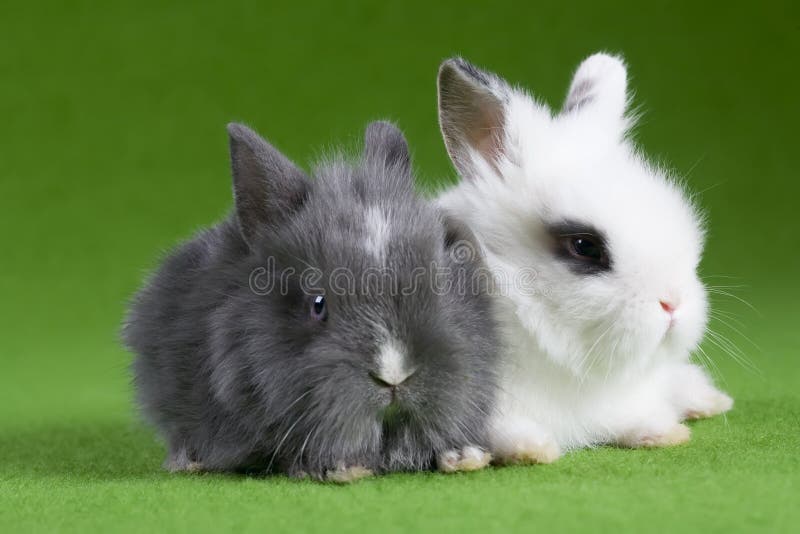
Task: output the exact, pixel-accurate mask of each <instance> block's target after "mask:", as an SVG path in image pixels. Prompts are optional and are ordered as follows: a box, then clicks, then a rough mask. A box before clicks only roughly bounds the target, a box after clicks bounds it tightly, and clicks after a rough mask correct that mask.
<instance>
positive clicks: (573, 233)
mask: <svg viewBox="0 0 800 534" xmlns="http://www.w3.org/2000/svg"><path fill="white" fill-rule="evenodd" d="M547 233H548V234H549V235H550V238H551V239H552V247H553V253H554V254H555V256H556V257H557V258H559V259H561V261H563V262H564V263H565V264H566V265H567V266H568V267H569V268H570V270H572V272H574V273H576V274H587V275H588V274H601V273H604V272H608V271H610V270H611V255H610V253H609V250H608V241H607V240H606V237H605V234H604V233H603V232H601V231H600V230H598V229H596V228H595V227H593V226H591V225H589V224H585V223H580V222H576V221H569V220H567V221H560V222H557V223H552V224H548V225H547Z"/></svg>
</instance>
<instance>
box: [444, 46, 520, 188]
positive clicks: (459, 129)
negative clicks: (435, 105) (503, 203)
mask: <svg viewBox="0 0 800 534" xmlns="http://www.w3.org/2000/svg"><path fill="white" fill-rule="evenodd" d="M438 84H439V126H440V127H441V129H442V135H443V137H444V144H445V146H446V147H447V152H448V153H449V154H450V159H451V160H453V164H454V165H455V166H456V168H457V169H458V171H459V173H460V174H461V175H462V176H464V177H465V178H472V177H474V176H475V175H476V174H477V171H476V169H475V160H474V156H479V157H480V158H482V159H483V160H485V161H486V163H488V164H489V165H491V166H492V167H496V164H497V161H498V159H499V158H500V157H501V156H502V155H503V154H504V152H505V147H504V142H505V138H506V135H505V134H506V132H505V129H506V106H507V102H508V96H509V93H510V92H511V90H510V88H509V87H508V84H506V82H505V81H503V80H501V79H500V78H498V77H497V76H495V75H493V74H489V73H486V72H483V71H481V70H480V69H478V68H476V67H475V66H474V65H472V64H470V63H469V62H467V61H465V60H463V59H461V58H451V59H448V60H446V61H445V62H444V63H442V65H441V67H440V68H439V80H438Z"/></svg>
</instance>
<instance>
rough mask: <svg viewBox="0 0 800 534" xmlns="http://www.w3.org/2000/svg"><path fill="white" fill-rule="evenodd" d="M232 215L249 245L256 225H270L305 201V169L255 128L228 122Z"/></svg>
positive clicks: (306, 181)
mask: <svg viewBox="0 0 800 534" xmlns="http://www.w3.org/2000/svg"><path fill="white" fill-rule="evenodd" d="M228 135H229V136H230V150H231V169H232V173H233V195H234V199H235V202H236V216H237V219H238V221H239V228H240V230H241V232H242V237H243V238H244V240H245V241H246V242H247V244H248V245H252V242H253V239H254V237H255V235H256V234H257V232H258V229H259V228H260V227H263V226H267V225H274V224H276V223H278V222H280V221H281V220H283V219H284V218H285V217H287V216H288V215H290V214H291V213H292V212H294V211H296V210H297V209H298V208H299V207H300V206H301V205H302V204H303V202H304V201H305V198H306V194H307V193H308V187H309V181H308V178H307V177H306V175H305V173H303V171H301V170H300V169H299V168H297V166H296V165H295V164H294V163H292V162H291V161H289V160H288V159H287V158H286V156H284V155H283V154H281V153H280V152H279V151H278V150H277V149H276V148H275V147H273V146H272V145H270V144H269V143H267V142H266V141H265V140H264V139H262V138H261V136H259V135H258V134H257V133H256V132H254V131H253V130H251V129H250V128H248V127H247V126H243V125H241V124H235V123H231V124H229V125H228Z"/></svg>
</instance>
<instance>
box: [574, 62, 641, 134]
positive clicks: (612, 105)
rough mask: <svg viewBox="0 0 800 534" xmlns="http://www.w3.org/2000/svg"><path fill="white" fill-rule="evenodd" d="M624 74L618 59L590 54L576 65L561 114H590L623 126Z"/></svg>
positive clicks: (625, 94) (625, 99)
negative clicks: (576, 68)
mask: <svg viewBox="0 0 800 534" xmlns="http://www.w3.org/2000/svg"><path fill="white" fill-rule="evenodd" d="M627 87H628V73H627V70H626V68H625V62H624V61H623V60H622V58H620V57H618V56H612V55H609V54H603V53H599V54H594V55H592V56H589V57H588V58H586V59H585V60H584V61H583V63H581V64H580V66H579V67H578V70H577V71H576V72H575V76H573V78H572V83H571V84H570V87H569V92H568V93H567V100H566V103H565V104H564V113H591V114H593V115H596V116H597V117H598V118H600V119H605V120H608V121H611V122H617V123H622V124H624V119H625V108H626V106H627V103H628V94H627Z"/></svg>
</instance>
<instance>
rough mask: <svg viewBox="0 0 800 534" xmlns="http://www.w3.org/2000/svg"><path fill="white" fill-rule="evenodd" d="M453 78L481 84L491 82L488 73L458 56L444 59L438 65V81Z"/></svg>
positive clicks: (485, 84) (484, 84)
mask: <svg viewBox="0 0 800 534" xmlns="http://www.w3.org/2000/svg"><path fill="white" fill-rule="evenodd" d="M454 78H455V79H456V80H465V81H468V82H469V83H474V84H478V85H483V86H488V85H490V83H491V82H490V79H489V78H490V76H489V75H488V74H486V73H485V72H483V71H482V70H481V69H479V68H478V67H476V66H475V65H473V64H472V63H470V62H469V61H467V60H466V59H464V58H462V57H460V56H455V57H451V58H450V59H446V60H444V61H443V62H442V64H441V65H440V66H439V82H440V83H442V82H446V81H450V80H452V79H454Z"/></svg>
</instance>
